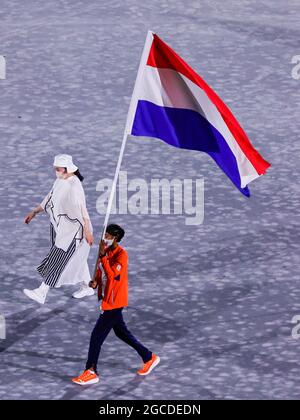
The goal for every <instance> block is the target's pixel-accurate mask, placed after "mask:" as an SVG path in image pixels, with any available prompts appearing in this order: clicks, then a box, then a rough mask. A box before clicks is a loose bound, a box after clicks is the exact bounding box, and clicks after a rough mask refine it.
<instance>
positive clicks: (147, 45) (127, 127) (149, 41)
mask: <svg viewBox="0 0 300 420" xmlns="http://www.w3.org/2000/svg"><path fill="white" fill-rule="evenodd" d="M153 34H154V33H153V32H152V31H148V33H147V37H146V41H145V45H144V49H143V53H142V57H141V60H140V64H139V69H138V73H137V77H136V81H135V85H134V88H133V93H132V97H131V101H130V105H129V110H128V114H127V119H126V124H125V129H124V134H123V140H122V144H121V149H120V153H119V158H118V162H117V167H116V170H115V175H114V179H113V183H112V187H111V191H110V195H109V200H108V204H107V208H106V214H105V219H104V223H103V228H102V234H101V240H102V239H104V237H105V232H106V228H107V224H108V219H109V216H110V212H111V207H112V203H113V198H114V195H115V191H116V186H117V182H118V177H119V173H120V169H121V164H122V160H123V155H124V150H125V146H126V141H127V138H128V135H129V134H130V133H131V129H132V124H133V120H134V116H135V111H136V106H137V102H138V88H139V86H140V81H141V78H142V75H143V70H144V68H145V66H146V64H147V59H148V56H149V52H150V48H151V45H152V42H153ZM101 240H100V244H101ZM100 244H99V250H98V254H97V258H96V264H95V269H94V274H93V277H92V280H95V278H96V272H97V267H98V261H99V256H100Z"/></svg>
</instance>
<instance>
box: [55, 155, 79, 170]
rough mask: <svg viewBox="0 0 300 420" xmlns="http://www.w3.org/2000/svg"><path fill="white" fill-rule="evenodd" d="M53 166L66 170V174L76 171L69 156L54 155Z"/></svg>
mask: <svg viewBox="0 0 300 420" xmlns="http://www.w3.org/2000/svg"><path fill="white" fill-rule="evenodd" d="M53 166H57V167H61V168H67V172H68V174H70V173H72V172H76V171H77V169H78V168H77V166H76V165H74V163H73V159H72V156H71V155H56V156H55V158H54V162H53Z"/></svg>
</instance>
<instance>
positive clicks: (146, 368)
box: [137, 354, 160, 376]
mask: <svg viewBox="0 0 300 420" xmlns="http://www.w3.org/2000/svg"><path fill="white" fill-rule="evenodd" d="M159 362H160V358H159V357H158V356H156V355H155V354H152V358H151V359H150V360H149V362H147V363H144V364H143V366H142V368H141V369H140V370H138V371H137V374H138V375H143V376H145V375H149V373H150V372H151V371H152V370H153V369H154V368H155V366H157V365H158V364H159Z"/></svg>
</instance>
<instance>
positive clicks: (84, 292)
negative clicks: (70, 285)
mask: <svg viewBox="0 0 300 420" xmlns="http://www.w3.org/2000/svg"><path fill="white" fill-rule="evenodd" d="M93 294H94V289H92V288H91V287H89V286H88V285H87V284H85V283H83V284H82V286H81V287H80V289H79V290H77V292H75V293H73V298H75V299H82V298H84V297H86V296H93Z"/></svg>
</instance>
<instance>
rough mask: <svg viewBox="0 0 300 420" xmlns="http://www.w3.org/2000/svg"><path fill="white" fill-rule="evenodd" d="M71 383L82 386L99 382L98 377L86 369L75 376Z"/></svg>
mask: <svg viewBox="0 0 300 420" xmlns="http://www.w3.org/2000/svg"><path fill="white" fill-rule="evenodd" d="M72 382H74V383H75V384H78V385H82V386H85V385H92V384H96V383H98V382H99V376H98V375H97V374H96V373H95V372H94V371H93V370H92V369H88V370H85V371H84V372H83V373H82V374H81V375H79V376H77V378H73V379H72Z"/></svg>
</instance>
